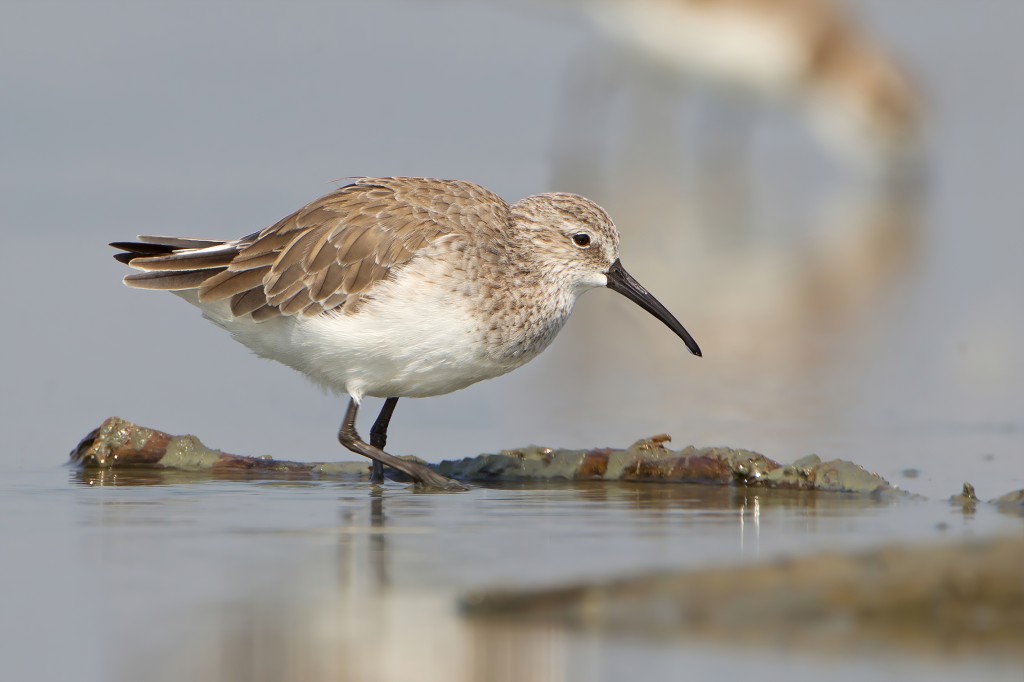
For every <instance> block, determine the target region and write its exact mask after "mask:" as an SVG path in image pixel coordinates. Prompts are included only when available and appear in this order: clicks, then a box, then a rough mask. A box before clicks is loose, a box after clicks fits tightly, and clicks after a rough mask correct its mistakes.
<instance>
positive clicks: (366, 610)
mask: <svg viewBox="0 0 1024 682" xmlns="http://www.w3.org/2000/svg"><path fill="white" fill-rule="evenodd" d="M211 484H212V485H216V484H217V483H216V482H211ZM186 489H187V487H186ZM139 490H140V492H144V491H146V490H153V488H151V487H148V486H145V487H143V488H140V489H139ZM119 491H121V492H127V491H128V489H126V488H124V487H120V488H119ZM216 492H217V491H215V490H214V491H207V492H206V493H204V495H202V496H198V497H193V500H192V501H193V502H194V503H198V504H202V503H204V502H207V501H208V500H209V499H211V498H213V497H216ZM309 492H310V493H311V494H313V495H314V497H315V498H318V499H324V500H326V499H334V500H335V506H336V511H335V514H336V516H335V517H334V518H335V519H336V521H335V523H334V524H333V525H331V526H327V527H321V528H317V527H316V523H315V522H314V523H313V524H312V525H310V524H309V523H304V524H299V526H298V527H295V528H290V529H289V528H283V529H281V528H277V529H275V528H274V527H273V526H269V527H268V526H266V525H265V523H264V522H262V521H260V520H259V518H258V517H259V514H257V515H256V516H257V519H256V520H254V521H252V522H246V521H245V520H244V519H243V518H240V517H239V515H238V513H237V512H230V511H229V512H228V516H229V517H230V519H229V520H228V521H226V522H225V523H226V526H227V528H228V530H227V532H226V533H225V531H224V530H217V531H216V532H215V533H214V538H213V539H214V540H215V544H216V546H222V547H224V550H223V551H225V552H230V553H231V554H232V559H231V561H232V562H233V563H234V564H238V563H242V564H247V563H250V558H251V557H255V556H258V557H260V559H259V561H258V562H257V563H253V566H254V567H256V566H258V576H257V575H250V576H249V582H251V583H253V584H252V586H250V587H246V588H245V589H243V590H236V591H235V596H227V597H222V598H220V599H213V600H208V599H199V600H197V601H198V603H197V604H196V605H195V606H188V603H189V602H190V599H189V596H188V593H187V592H185V593H183V594H180V595H179V598H181V599H183V601H184V602H185V605H184V606H182V607H181V608H180V609H179V610H177V611H176V612H174V613H163V614H162V616H161V617H162V618H164V619H167V625H166V627H164V630H163V635H162V637H161V643H160V644H159V645H155V646H154V648H153V649H152V650H144V651H139V650H132V651H128V650H119V651H118V657H117V659H118V660H119V661H120V663H119V669H118V674H117V675H115V677H116V678H117V679H138V677H139V676H140V675H142V674H143V673H144V672H145V673H147V678H152V671H154V670H158V671H160V674H159V676H158V678H157V679H164V678H166V679H182V678H186V679H199V680H204V679H211V680H212V679H218V680H236V679H237V680H242V679H245V680H272V679H274V680H276V679H303V680H319V679H335V680H409V679H416V680H426V681H429V680H449V681H453V682H458V681H460V680H467V681H470V680H473V681H476V680H502V681H503V680H510V681H511V680H523V679H529V680H563V679H614V678H607V677H605V676H604V674H605V673H604V671H605V669H606V667H607V666H609V665H613V663H612V662H614V661H616V660H619V659H620V658H621V657H622V656H626V655H627V653H628V652H629V651H630V648H631V647H633V646H635V645H636V642H635V641H633V640H632V639H631V638H630V637H628V636H627V637H626V638H625V639H623V638H622V637H620V635H619V634H606V635H600V636H597V635H586V634H584V633H581V632H580V631H578V630H575V629H572V628H569V629H567V628H565V627H563V626H556V625H554V624H551V623H546V624H545V623H535V622H530V623H519V622H516V621H515V620H514V619H512V620H510V621H506V622H502V621H497V622H495V621H488V620H475V619H474V620H466V619H465V618H463V617H462V616H461V615H460V612H459V610H458V608H457V605H458V602H459V597H460V595H462V594H464V593H465V591H466V590H467V589H468V588H471V587H473V586H480V587H496V586H505V587H509V588H518V587H520V586H523V585H535V586H544V585H564V584H569V583H573V582H576V581H577V580H581V579H582V580H590V579H594V578H598V579H607V578H609V577H614V576H618V575H630V574H637V573H638V572H639V573H643V572H646V571H650V570H652V569H658V570H665V569H669V568H679V567H681V566H699V565H704V564H706V563H707V561H709V560H714V561H716V562H721V561H723V560H724V561H725V562H726V563H734V562H735V560H736V559H738V558H743V557H746V558H749V559H755V558H758V557H759V555H760V554H761V553H762V551H765V550H767V551H766V553H767V554H768V555H775V554H777V553H778V550H779V549H780V545H779V543H780V541H782V542H783V543H792V542H794V541H795V542H797V544H798V545H799V546H800V547H803V548H804V549H810V548H813V547H815V546H816V545H819V544H825V545H827V544H832V543H834V542H835V540H836V539H837V538H838V539H840V540H841V541H849V540H851V539H854V538H856V543H860V542H861V541H864V540H867V541H870V542H876V541H877V537H875V536H876V533H877V528H876V530H871V528H872V527H873V526H874V525H875V524H876V523H881V525H882V526H885V527H886V530H885V532H892V530H893V529H894V528H898V527H900V526H903V527H905V528H911V527H913V526H914V525H915V523H916V522H913V521H911V523H910V524H909V525H907V521H908V519H910V520H912V519H914V518H915V514H918V513H919V512H920V511H921V509H922V508H921V507H920V506H915V505H910V506H906V505H899V506H898V507H893V506H891V504H890V503H883V502H880V501H877V500H873V499H871V498H869V497H862V496H855V495H836V494H831V495H829V494H805V493H797V492H788V491H767V492H766V491H749V490H743V489H735V488H719V487H714V486H693V485H663V484H611V485H608V484H597V483H595V484H582V485H568V484H566V485H558V486H546V487H526V486H521V487H517V488H498V487H488V488H475V489H474V490H473V491H471V492H469V493H467V494H463V495H447V496H439V495H420V494H415V493H414V492H412V491H410V490H408V489H406V488H404V487H401V486H397V485H390V484H389V485H385V486H368V485H362V484H360V485H352V484H342V485H337V484H332V483H324V482H322V483H319V484H316V485H312V486H310V487H309ZM260 498H261V496H254V497H250V498H249V499H250V500H251V501H253V502H255V503H258V504H259V507H260V513H266V512H268V511H273V507H274V506H275V505H278V504H292V503H294V502H295V500H294V496H282V497H280V498H278V499H277V500H276V502H274V503H272V504H270V505H267V504H266V503H261V502H259V500H260ZM231 506H235V505H234V504H231V503H229V508H230V507H231ZM154 509H155V510H162V511H163V513H164V514H165V515H166V516H168V517H169V523H170V527H171V529H172V531H173V527H174V526H175V524H176V523H177V524H180V522H181V520H182V512H183V511H184V507H180V506H179V508H178V509H177V511H175V509H174V507H173V506H172V505H167V504H166V503H164V502H160V503H157V505H156V507H154ZM283 511H285V512H287V511H288V510H283ZM192 512H193V513H194V514H197V516H196V517H195V518H193V519H192V522H191V523H192V524H195V522H196V520H197V519H198V518H199V517H201V516H202V515H203V511H202V510H198V509H193V510H192ZM134 513H136V512H135V511H134V510H132V509H129V508H127V507H125V506H123V505H114V506H112V507H108V508H107V509H106V510H105V516H104V519H103V521H102V523H103V525H104V526H105V527H107V528H110V529H113V528H116V527H117V526H118V524H117V523H116V517H117V516H118V515H124V514H134ZM879 514H882V515H883V516H882V517H880V518H876V517H878V515H879ZM467 515H471V516H469V517H467ZM290 518H293V519H294V511H292V513H291V514H290ZM94 521H95V520H94ZM988 522H990V520H989V521H986V522H984V523H988ZM203 527H204V525H203V524H200V525H193V527H192V530H191V531H190V534H189V538H194V537H195V536H201V535H202V530H201V529H202V528H203ZM150 532H151V534H154V537H153V538H152V539H149V540H147V539H145V538H140V541H141V544H139V543H136V544H135V545H134V550H135V552H139V551H144V550H145V548H146V546H147V543H149V542H154V543H158V544H159V543H167V542H170V543H171V547H165V548H163V549H162V550H161V551H160V552H159V553H158V554H159V555H161V556H168V555H171V554H178V553H182V552H183V553H185V554H188V553H189V548H190V546H191V545H192V542H194V540H191V539H188V538H184V537H182V536H180V535H175V534H174V533H173V532H172V533H170V534H168V533H166V532H165V533H163V534H161V531H160V528H159V526H156V525H151V526H150ZM947 532H948V531H947ZM160 535H163V539H162V540H160V539H159V538H158V537H156V536H160ZM192 550H193V551H194V547H192ZM120 556H121V560H122V561H126V562H129V563H130V562H131V561H132V560H133V559H132V557H135V558H136V559H137V558H138V556H137V555H134V554H128V553H127V546H126V547H124V548H123V551H122V552H121V555H120ZM271 557H274V558H273V559H271ZM727 557H732V559H731V560H730V559H727ZM223 561H224V557H223V556H221V554H220V553H219V552H218V550H217V549H215V548H211V547H210V546H208V545H207V546H205V550H204V554H203V562H204V565H205V566H206V567H207V568H206V570H209V568H212V567H215V566H217V565H218V564H220V563H221V562H223ZM150 568H151V569H152V568H153V567H150ZM179 568H180V566H174V567H173V570H178V569H179ZM111 569H112V570H113V571H114V572H115V574H116V573H117V572H118V571H119V570H120V568H119V567H118V566H117V565H113V566H111ZM159 570H161V571H162V572H164V573H167V571H168V570H169V568H168V567H164V568H162V569H159ZM254 570H257V569H254ZM172 578H173V575H166V576H165V579H172ZM624 617H627V616H624ZM620 634H621V633H620ZM658 641H659V640H657V638H656V639H655V640H651V641H649V642H646V643H645V644H644V645H643V646H644V648H645V651H646V653H645V657H644V660H645V664H644V665H645V666H648V669H651V670H660V671H662V672H667V671H668V670H670V669H671V668H672V666H674V665H677V664H678V657H679V656H684V657H691V658H693V657H695V658H696V661H695V662H693V666H694V671H695V674H696V673H700V672H701V671H703V672H711V671H713V670H717V669H718V668H717V666H718V665H719V662H718V661H716V660H715V657H714V656H708V657H707V658H706V659H702V658H701V656H702V653H701V652H703V651H704V647H705V645H704V644H702V643H700V642H696V641H694V640H693V638H692V637H690V636H687V637H686V638H683V639H672V641H671V643H669V642H662V643H661V644H659V643H658ZM631 642H633V643H631ZM668 644H671V645H670V646H669V645H668ZM184 652H188V653H187V655H186V654H185V653H184ZM847 653H848V652H844V651H841V650H838V651H832V652H830V654H829V655H831V656H838V657H841V658H842V657H845V656H846V655H847ZM926 653H928V652H926ZM930 653H934V652H930ZM758 655H759V656H760V655H762V654H758ZM763 655H768V652H764V654H763ZM844 665H846V666H854V667H856V666H858V665H863V663H854V662H853V660H852V659H851V660H845V662H844ZM581 670H583V671H586V670H590V671H591V672H592V673H593V677H589V678H588V677H580V676H579V671H581ZM570 671H573V672H572V673H570Z"/></svg>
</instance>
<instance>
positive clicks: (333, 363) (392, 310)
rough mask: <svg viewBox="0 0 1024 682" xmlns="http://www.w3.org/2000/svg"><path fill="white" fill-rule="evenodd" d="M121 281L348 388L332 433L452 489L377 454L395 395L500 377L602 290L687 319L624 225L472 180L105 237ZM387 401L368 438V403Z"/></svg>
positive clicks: (422, 182)
mask: <svg viewBox="0 0 1024 682" xmlns="http://www.w3.org/2000/svg"><path fill="white" fill-rule="evenodd" d="M111 246H113V247H114V248H116V249H118V251H119V252H118V253H117V254H115V256H114V257H115V258H116V259H117V260H118V261H120V262H121V263H124V264H127V265H128V266H129V267H131V268H132V269H133V270H134V271H135V272H133V273H131V274H128V275H127V276H125V277H124V284H126V285H127V286H129V287H132V288H135V289H154V290H164V291H170V292H172V293H174V294H176V295H178V296H180V297H181V298H183V299H185V300H186V301H187V302H189V303H191V304H192V305H194V306H196V307H198V308H199V309H200V310H201V311H202V313H203V316H204V317H205V318H206V319H208V320H210V321H211V322H213V323H214V324H216V325H218V326H219V327H222V328H223V329H225V330H227V331H228V332H229V333H230V334H231V336H232V337H234V339H235V340H237V341H239V342H240V343H241V344H242V345H244V346H246V347H247V348H249V349H250V350H251V351H253V352H254V353H255V354H256V355H258V356H260V357H263V358H268V359H271V360H276V361H278V362H281V363H283V364H285V365H287V366H289V367H292V368H293V369H296V370H298V371H299V372H301V373H302V374H304V375H305V376H307V377H308V378H309V379H311V380H312V381H313V382H315V383H316V384H319V385H320V386H322V387H325V388H327V389H329V390H330V391H332V392H335V393H339V394H347V395H348V397H349V402H348V408H347V409H346V411H345V416H344V419H343V420H342V424H341V428H340V429H339V432H338V440H339V442H340V443H341V444H342V445H343V446H344V447H345V448H347V449H349V450H351V451H353V452H356V453H358V454H361V455H363V456H365V457H368V458H369V459H370V460H372V464H371V480H372V481H374V482H381V481H383V480H384V466H385V465H386V466H388V467H391V468H393V469H395V470H398V471H401V472H404V473H405V474H406V475H408V476H409V477H410V478H411V479H412V480H413V481H414V483H417V484H422V485H424V486H428V487H436V488H441V489H450V490H457V489H460V488H462V485H461V484H460V483H459V482H457V481H454V480H451V479H448V478H447V477H444V476H441V475H440V474H438V473H436V472H434V471H432V470H431V469H430V468H428V467H426V466H423V465H421V464H418V463H416V462H413V461H411V460H406V459H402V458H399V457H395V456H393V455H391V454H389V453H387V452H385V450H384V448H385V446H386V443H387V430H388V426H389V424H390V421H391V417H392V415H393V413H394V410H395V407H396V405H397V403H398V400H399V398H406V397H408V398H423V397H430V396H436V395H443V394H446V393H450V392H452V391H456V390H458V389H461V388H465V387H467V386H469V385H471V384H474V383H476V382H478V381H482V380H484V379H491V378H494V377H498V376H501V375H503V374H505V373H507V372H510V371H511V370H513V369H516V368H517V367H520V366H522V365H523V364H525V363H526V362H528V361H530V360H531V359H533V358H534V357H536V356H537V355H538V354H539V353H540V352H541V351H542V350H544V349H545V348H546V347H547V346H548V345H549V344H550V343H551V342H552V340H554V338H555V336H556V335H557V334H558V332H559V330H561V329H562V327H563V325H564V324H565V323H566V321H567V320H568V318H569V315H570V313H571V312H572V309H573V306H574V305H575V303H576V300H577V299H578V298H579V296H580V295H581V294H583V293H584V292H585V291H588V290H590V289H594V288H598V287H607V288H609V289H611V290H613V291H616V292H618V293H620V294H622V295H623V296H625V297H626V298H627V299H629V300H631V301H632V302H634V303H635V304H637V305H639V306H640V307H641V308H643V309H644V310H646V311H648V312H649V313H651V314H652V315H654V316H655V317H656V318H657V319H659V320H661V321H662V322H663V323H664V324H665V325H666V326H667V327H668V328H669V329H670V330H672V332H674V333H675V334H676V335H677V336H678V337H679V338H681V339H682V340H683V342H684V343H685V345H686V347H687V348H688V349H689V351H690V352H691V353H693V354H694V355H697V356H700V355H701V350H700V348H699V346H698V345H697V343H696V341H694V339H693V337H692V336H691V335H690V334H689V332H687V330H686V329H685V328H684V327H683V325H682V324H681V323H680V322H679V321H678V320H677V319H676V318H675V317H674V316H673V315H672V313H670V312H669V311H668V310H667V309H666V308H665V306H663V305H662V304H661V303H660V302H659V301H658V300H657V299H656V298H655V297H654V296H653V295H651V294H650V293H649V292H648V291H647V290H646V289H645V288H644V287H643V286H641V285H640V284H639V283H638V282H637V281H636V280H635V279H634V278H633V277H632V276H631V275H630V274H629V273H628V272H627V271H626V270H625V268H624V267H623V266H622V263H621V262H620V259H619V234H618V231H617V229H616V227H615V224H614V223H613V222H612V219H611V218H610V217H609V215H608V214H607V213H606V212H605V211H604V209H602V208H601V207H600V206H598V205H597V204H596V203H594V202H593V201H590V200H589V199H586V198H584V197H582V196H578V195H575V194H568V193H557V192H555V193H547V194H537V195H534V196H529V197H526V198H524V199H521V200H520V201H517V202H515V203H513V204H509V203H507V202H506V201H505V200H503V199H502V198H501V197H499V196H498V195H497V194H495V193H493V192H491V191H489V190H487V189H485V188H483V187H481V186H480V185H477V184H474V183H472V182H466V181H461V180H441V179H433V178H413V177H359V178H353V179H352V180H351V181H350V182H348V183H347V184H345V185H343V186H341V187H339V188H337V189H336V190H335V191H332V192H331V193H329V194H327V195H326V196H323V197H321V198H319V199H317V200H315V201H313V202H311V203H309V204H306V205H305V206H303V207H302V208H300V209H299V210H297V211H295V212H294V213H292V214H290V215H288V216H287V217H285V218H283V219H282V220H280V221H278V222H276V223H274V224H273V225H271V226H270V227H267V228H265V229H263V230H260V231H258V232H253V233H252V234H249V235H246V236H244V237H242V238H241V239H235V240H230V241H222V240H216V239H197V238H182V237H160V236H147V235H141V236H139V237H137V240H136V241H134V242H113V243H111ZM365 397H375V398H384V399H385V402H384V406H383V408H382V410H381V412H380V414H379V416H378V417H377V420H376V421H375V423H374V425H373V427H372V429H371V431H370V442H369V443H366V442H365V441H364V440H363V439H362V438H361V437H360V436H359V434H358V432H357V431H356V427H355V421H356V415H357V412H358V408H359V405H360V403H361V401H362V400H363V398H365Z"/></svg>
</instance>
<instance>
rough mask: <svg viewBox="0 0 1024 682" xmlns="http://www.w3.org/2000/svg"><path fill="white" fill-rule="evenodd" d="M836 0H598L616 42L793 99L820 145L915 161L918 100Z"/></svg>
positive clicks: (863, 156)
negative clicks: (818, 133) (823, 142)
mask: <svg viewBox="0 0 1024 682" xmlns="http://www.w3.org/2000/svg"><path fill="white" fill-rule="evenodd" d="M843 4H844V3H841V2H836V0H597V1H595V2H593V3H588V4H587V8H588V10H589V11H590V12H591V15H592V16H593V17H594V19H595V20H596V22H597V24H598V25H599V26H600V27H601V28H602V29H603V30H604V31H605V32H606V33H607V34H608V35H609V36H611V37H612V38H614V39H616V40H617V41H618V42H619V43H620V44H621V45H623V46H625V47H627V48H629V49H631V50H632V51H634V52H636V53H638V54H642V55H645V56H646V57H648V58H649V59H651V60H652V61H655V62H658V63H661V64H664V65H665V66H667V67H668V68H670V69H673V70H675V71H676V72H678V73H681V74H685V75H687V76H691V77H696V78H698V79H703V80H706V81H708V82H712V83H716V84H724V85H729V86H734V87H736V88H737V89H740V90H744V91H747V92H750V93H754V94H755V95H756V96H758V97H761V98H763V99H773V98H782V99H788V100H790V101H793V102H795V103H796V104H797V106H798V108H799V109H800V110H801V111H803V112H805V113H806V114H807V116H808V117H809V119H810V121H811V123H812V126H813V127H814V128H815V129H816V130H817V131H818V132H820V133H821V136H822V139H823V140H824V141H825V143H826V144H827V145H828V146H829V147H831V148H832V149H834V150H835V151H837V152H838V153H839V154H840V155H842V156H844V157H846V158H849V159H852V160H855V161H857V162H858V163H860V164H864V165H867V166H868V167H874V168H881V169H884V170H892V169H899V168H901V167H903V166H904V165H906V164H908V163H910V164H912V163H914V162H916V160H917V152H918V146H919V139H918V138H919V129H920V118H921V117H920V113H921V104H920V100H919V96H918V94H917V92H916V89H915V88H914V86H913V84H912V83H911V80H910V78H908V77H907V75H906V74H905V73H904V71H903V70H902V69H901V68H900V67H899V65H898V64H897V63H896V61H895V60H894V59H892V58H891V57H890V56H889V55H887V54H886V52H885V50H883V49H882V48H881V47H880V46H879V45H878V42H877V41H875V40H873V39H872V38H871V37H870V36H869V35H868V33H867V32H866V31H864V30H863V29H861V28H860V27H859V26H858V24H857V22H856V21H855V20H854V18H853V17H852V16H851V15H850V13H848V12H846V11H844V9H843V7H842V5H843Z"/></svg>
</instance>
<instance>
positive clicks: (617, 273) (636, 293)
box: [605, 258, 701, 357]
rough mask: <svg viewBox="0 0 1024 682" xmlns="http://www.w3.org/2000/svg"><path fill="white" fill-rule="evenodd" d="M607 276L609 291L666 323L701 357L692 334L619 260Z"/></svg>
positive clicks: (616, 260)
mask: <svg viewBox="0 0 1024 682" xmlns="http://www.w3.org/2000/svg"><path fill="white" fill-rule="evenodd" d="M605 274H606V275H607V277H608V285H607V286H608V288H609V289H611V290H612V291H617V292H619V293H620V294H622V295H623V296H625V297H626V298H628V299H629V300H631V301H632V302H633V303H636V304H637V305H638V306H640V307H641V308H643V309H644V310H646V311H647V312H649V313H650V314H651V315H654V316H655V317H656V318H658V319H659V320H661V321H662V322H664V323H665V326H666V327H668V328H669V329H671V330H672V331H674V332H675V333H676V336H678V337H679V338H681V339H682V340H683V343H685V344H686V347H687V348H689V349H690V352H691V353H693V354H694V355H696V356H697V357H700V354H701V353H700V346H698V345H697V342H696V341H694V340H693V337H692V336H690V332H688V331H686V329H685V328H684V327H683V325H682V324H680V323H679V320H677V319H676V318H675V317H674V316H673V315H672V313H670V312H669V311H668V308H666V307H665V306H663V305H662V304H661V303H660V302H659V301H658V299H656V298H654V296H651V294H650V292H649V291H647V289H644V288H643V287H642V286H641V285H640V282H637V281H636V280H635V279H633V277H632V275H630V274H629V273H628V272H626V269H625V268H624V267H622V263H621V262H620V261H619V259H618V258H616V259H615V262H614V263H612V266H611V267H610V268H608V272H607V273H605Z"/></svg>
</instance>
